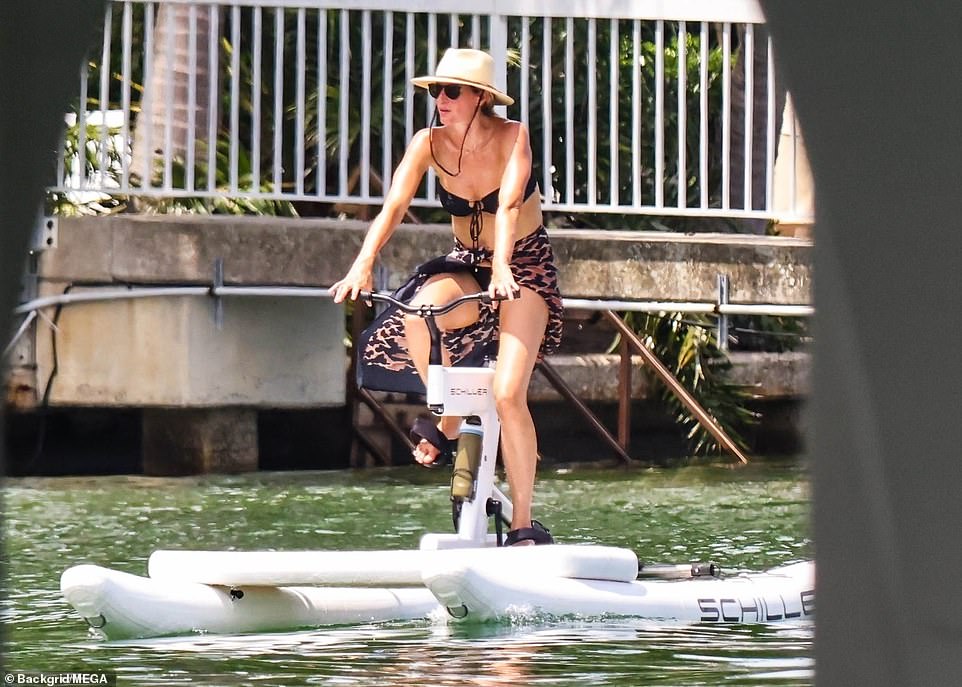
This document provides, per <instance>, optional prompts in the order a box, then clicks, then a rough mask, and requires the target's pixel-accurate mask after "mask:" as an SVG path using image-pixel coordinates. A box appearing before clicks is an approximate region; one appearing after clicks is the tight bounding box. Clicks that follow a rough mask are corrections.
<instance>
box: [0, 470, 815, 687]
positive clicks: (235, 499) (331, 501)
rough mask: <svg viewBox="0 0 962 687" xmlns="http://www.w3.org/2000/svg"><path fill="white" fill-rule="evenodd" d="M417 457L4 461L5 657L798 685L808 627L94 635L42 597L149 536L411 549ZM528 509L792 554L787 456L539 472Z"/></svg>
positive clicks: (782, 557)
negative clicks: (325, 467)
mask: <svg viewBox="0 0 962 687" xmlns="http://www.w3.org/2000/svg"><path fill="white" fill-rule="evenodd" d="M443 480H444V477H443V476H441V475H439V474H437V473H433V472H428V471H424V470H408V469H398V470H385V471H374V472H364V473H352V472H336V473H320V472H318V473H270V474H264V473H261V474H255V475H244V476H233V477H203V478H188V479H151V478H143V477H134V478H131V477H107V478H83V479H65V478H54V479H21V480H10V481H8V482H7V483H6V485H5V506H4V508H5V516H6V517H5V521H4V535H5V543H6V554H7V557H8V560H9V568H8V574H7V579H6V587H7V589H6V591H7V600H6V603H5V607H4V624H5V626H6V628H7V645H6V647H5V649H6V650H5V652H4V653H5V656H6V659H5V660H6V667H7V668H8V669H14V670H43V669H47V670H50V669H54V668H57V669H60V668H63V667H65V666H69V667H70V668H74V669H89V670H93V669H97V670H110V671H116V672H117V673H118V675H119V676H120V680H121V681H120V684H121V685H126V684H130V685H175V684H185V685H186V684H192V685H197V684H204V685H225V686H226V685H292V686H293V685H372V684H378V685H380V684H388V685H452V686H453V685H492V686H493V685H515V686H520V685H588V684H590V685H602V686H612V687H614V686H618V687H628V686H631V687H635V686H637V685H641V684H645V685H718V684H722V683H725V684H736V685H738V684H741V685H779V686H787V685H810V684H812V682H813V677H812V674H813V673H812V662H811V648H812V626H811V624H810V623H799V624H797V625H777V626H776V625H772V626H751V627H748V626H745V627H739V626H734V627H733V626H724V627H718V626H684V625H666V624H657V623H651V622H647V623H646V622H640V621H638V622H631V621H626V620H623V619H620V620H617V621H608V622H600V621H592V622H587V621H584V622H579V621H575V620H568V621H565V622H552V623H543V622H542V623H539V622H537V621H536V620H532V619H527V620H518V621H517V622H515V623H507V624H492V625H466V626H465V625H448V624H447V619H446V618H444V617H440V616H439V617H437V618H433V619H426V620H422V621H416V622H397V623H388V624H383V625H369V626H355V627H350V628H346V627H337V628H324V629H319V630H313V631H305V632H292V633H284V634H270V635H243V636H210V635H193V636H187V637H175V638H163V639H154V640H140V641H129V642H103V641H99V640H95V639H92V638H90V637H89V635H88V634H87V630H86V628H85V626H84V625H83V623H82V621H80V619H79V618H78V617H77V616H76V615H75V614H74V612H73V611H72V609H70V608H69V607H68V606H67V604H66V603H65V602H64V601H63V600H62V599H61V598H60V594H59V576H60V573H61V572H62V571H63V570H64V569H65V568H66V567H68V566H69V565H73V564H76V563H80V562H91V563H97V564H100V565H106V566H109V567H113V568H118V569H121V570H126V571H128V572H133V573H135V574H144V573H145V570H146V560H147V557H148V556H149V555H150V553H151V551H153V550H154V549H157V548H206V549H305V548H310V549H320V548H324V549H379V548H408V547H415V546H416V545H417V541H418V539H419V537H420V535H421V534H422V533H423V532H424V531H447V530H448V529H449V528H450V522H449V508H448V504H447V500H446V499H447V492H446V487H445V485H444V484H443V483H442V482H443ZM537 496H538V502H537V504H536V509H537V513H538V515H539V516H540V517H542V518H543V519H544V520H545V521H546V524H548V526H549V527H550V528H551V529H552V531H553V532H554V533H555V534H556V535H557V538H558V539H559V540H561V541H565V542H584V541H594V542H599V543H605V544H611V545H616V546H626V547H629V548H632V549H634V550H635V551H636V552H638V554H639V556H640V557H641V558H642V559H643V560H647V561H658V562H667V561H671V562H678V561H687V560H696V559H697V560H707V559H712V560H715V561H717V562H719V563H720V564H722V566H723V568H725V569H727V570H744V569H752V570H758V569H761V568H766V567H771V566H773V565H778V564H781V563H787V562H790V561H795V560H801V559H803V558H808V557H811V555H812V554H813V551H812V545H811V542H810V540H809V539H808V513H809V508H808V483H807V480H806V476H805V474H804V473H803V472H802V471H801V470H800V469H798V468H792V467H787V468H782V467H773V466H751V467H750V468H749V469H747V470H729V469H723V468H706V467H699V468H686V469H680V470H645V471H620V470H618V471H599V470H586V471H579V472H568V473H564V474H555V475H545V476H544V478H543V479H542V481H541V484H540V488H539V492H538V495H537Z"/></svg>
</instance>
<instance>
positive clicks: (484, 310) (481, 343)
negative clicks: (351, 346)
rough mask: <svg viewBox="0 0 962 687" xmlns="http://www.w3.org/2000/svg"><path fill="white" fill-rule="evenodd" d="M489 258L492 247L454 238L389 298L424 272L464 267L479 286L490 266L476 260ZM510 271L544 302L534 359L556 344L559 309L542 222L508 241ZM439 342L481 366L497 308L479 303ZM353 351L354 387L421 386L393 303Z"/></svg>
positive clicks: (493, 345) (493, 344) (492, 341)
mask: <svg viewBox="0 0 962 687" xmlns="http://www.w3.org/2000/svg"><path fill="white" fill-rule="evenodd" d="M491 257H492V251H490V250H488V249H486V248H481V249H479V250H476V251H472V250H470V249H468V248H466V247H465V246H464V245H463V244H462V243H461V242H460V241H457V240H456V241H455V246H454V250H453V251H451V252H450V253H448V254H447V255H443V256H441V257H439V258H435V259H433V260H429V261H428V262H426V263H424V264H422V265H419V266H418V267H417V270H416V271H415V273H414V274H413V275H412V276H411V277H410V278H409V279H408V281H406V282H405V283H404V284H403V285H402V286H401V287H400V288H399V289H398V290H397V291H395V292H394V297H395V298H397V299H398V300H401V301H404V302H406V303H407V302H410V301H411V299H412V298H413V297H414V295H415V294H416V293H417V292H418V291H419V290H420V288H421V287H422V286H423V285H424V283H425V282H426V281H427V280H428V278H429V277H431V276H432V275H435V274H443V273H450V272H470V273H472V275H473V276H474V277H475V279H477V281H478V284H479V286H480V287H481V289H487V287H488V284H489V283H490V280H491V270H490V268H488V267H481V266H480V263H483V262H488V261H490V260H491ZM511 273H512V274H513V275H514V279H515V281H516V282H517V283H518V284H519V285H520V286H525V287H527V288H529V289H531V290H532V291H534V292H535V293H537V294H538V295H539V296H541V297H542V298H543V299H544V301H545V303H546V304H547V305H548V324H547V326H546V328H545V335H544V338H543V339H542V342H541V349H540V351H539V358H541V357H543V356H544V355H547V354H549V353H553V352H554V351H556V350H557V349H558V346H559V345H560V344H561V330H562V324H563V315H564V311H563V308H562V304H561V292H560V291H559V290H558V270H557V268H556V267H555V264H554V253H553V252H552V250H551V244H550V243H549V241H548V232H547V231H546V230H545V228H544V227H541V228H539V229H538V230H536V231H534V232H532V233H531V234H529V235H528V236H525V237H524V238H522V239H519V240H518V241H517V242H516V243H515V244H514V254H513V256H512V258H511ZM441 341H442V344H443V346H444V347H445V349H446V350H447V351H448V353H449V354H450V356H451V363H452V364H453V365H463V366H477V365H483V364H484V361H485V359H486V358H488V359H493V358H494V357H496V354H497V342H498V310H497V309H496V308H493V307H491V306H490V305H484V304H480V315H479V317H478V320H477V321H476V322H474V323H473V324H470V325H468V326H467V327H463V328H461V329H453V330H450V331H446V332H443V333H442V336H441ZM357 351H358V365H357V382H358V386H359V387H362V388H366V389H378V390H381V391H396V392H413V393H424V385H423V384H422V382H421V378H420V377H419V376H418V374H417V370H416V369H415V367H414V363H413V362H412V361H411V359H410V357H409V356H408V353H407V349H406V347H405V336H404V315H403V314H402V313H400V312H398V310H397V308H394V307H389V308H388V309H386V310H385V311H383V312H382V313H381V314H380V315H379V316H378V317H377V318H376V319H375V320H374V322H373V323H372V324H371V326H369V327H368V328H367V329H366V330H364V332H363V334H362V335H361V338H360V340H359V341H358V345H357Z"/></svg>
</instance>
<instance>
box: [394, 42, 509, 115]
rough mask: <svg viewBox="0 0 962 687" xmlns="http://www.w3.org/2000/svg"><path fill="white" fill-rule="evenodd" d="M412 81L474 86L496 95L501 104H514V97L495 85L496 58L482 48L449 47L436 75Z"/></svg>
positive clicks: (425, 85)
mask: <svg viewBox="0 0 962 687" xmlns="http://www.w3.org/2000/svg"><path fill="white" fill-rule="evenodd" d="M411 83H413V84H414V85H415V86H420V87H421V88H427V87H428V86H430V85H431V84H433V83H453V84H461V85H463V86H473V87H474V88H480V89H481V90H482V91H487V92H488V93H491V94H493V95H494V101H495V102H496V103H498V104H499V105H513V104H514V98H512V97H511V96H510V95H508V94H507V93H504V92H503V91H501V90H499V89H498V87H497V86H495V85H494V59H493V58H492V57H491V55H489V54H488V53H486V52H482V51H481V50H471V49H469V48H449V49H448V50H446V51H445V53H444V56H443V57H442V58H441V61H440V62H438V66H437V68H436V69H435V70H434V76H419V77H417V78H416V79H411Z"/></svg>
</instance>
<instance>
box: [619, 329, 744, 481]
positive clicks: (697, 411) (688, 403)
mask: <svg viewBox="0 0 962 687" xmlns="http://www.w3.org/2000/svg"><path fill="white" fill-rule="evenodd" d="M602 314H603V315H604V316H605V317H606V318H607V319H608V321H610V322H611V323H612V324H613V325H614V326H615V328H616V329H617V330H618V332H619V333H620V334H621V336H622V338H624V339H627V340H628V343H630V344H631V346H632V347H633V348H634V349H635V350H636V351H638V353H639V354H640V355H641V356H642V357H643V358H644V359H645V362H646V363H648V364H649V365H650V366H651V369H652V370H654V372H655V374H656V375H657V376H658V378H659V379H660V380H661V381H662V383H664V384H665V386H667V387H668V388H669V389H670V390H671V392H672V393H674V394H675V396H677V397H678V399H679V400H680V401H681V402H682V403H683V404H684V405H685V407H686V408H688V410H690V411H691V413H692V415H694V416H695V419H696V420H698V424H700V425H701V426H702V427H704V428H705V429H707V430H708V432H709V433H710V434H711V435H712V436H713V437H715V439H716V440H717V441H718V443H719V444H721V445H722V447H723V448H725V450H727V451H728V452H729V453H731V454H732V455H734V456H735V457H736V458H738V460H739V461H741V462H742V463H748V458H747V457H746V456H745V454H744V453H742V451H741V449H740V448H738V446H737V445H736V444H735V442H734V441H732V439H731V437H729V436H728V434H727V433H726V432H725V430H724V429H722V427H721V425H719V424H718V421H717V420H715V418H714V417H713V416H712V415H711V414H710V413H709V412H708V411H707V410H705V409H704V408H702V407H701V404H700V403H698V401H697V400H696V399H695V397H694V396H692V395H691V394H690V393H689V392H688V389H686V388H685V387H684V386H683V385H682V384H681V382H679V381H678V380H677V379H676V378H675V376H674V375H673V374H672V373H671V371H670V370H669V369H668V368H667V367H665V365H664V364H663V363H662V362H661V360H659V359H658V356H656V355H655V354H654V353H653V352H652V351H651V349H649V348H648V346H646V345H645V343H644V342H643V341H642V340H641V339H639V338H638V335H637V334H635V332H633V331H632V330H631V328H630V327H629V326H628V325H627V324H625V323H624V320H622V319H621V318H620V317H618V315H616V314H615V313H613V312H612V311H610V310H605V311H603V313H602Z"/></svg>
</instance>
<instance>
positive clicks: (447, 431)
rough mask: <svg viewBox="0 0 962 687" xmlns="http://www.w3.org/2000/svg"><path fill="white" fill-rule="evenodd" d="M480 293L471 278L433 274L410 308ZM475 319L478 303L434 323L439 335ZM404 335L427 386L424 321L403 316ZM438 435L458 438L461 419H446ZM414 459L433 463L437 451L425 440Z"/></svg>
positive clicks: (427, 337) (428, 340)
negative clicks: (440, 433)
mask: <svg viewBox="0 0 962 687" xmlns="http://www.w3.org/2000/svg"><path fill="white" fill-rule="evenodd" d="M478 291H480V287H479V286H478V282H477V281H475V279H474V277H472V276H471V275H469V274H464V273H460V272H459V273H452V274H436V275H434V276H432V277H430V278H429V279H428V280H427V281H426V282H425V283H424V286H422V287H421V290H420V291H418V293H417V295H416V296H415V297H414V298H413V299H411V303H412V304H423V303H428V304H435V305H443V304H445V303H448V302H450V301H452V300H454V299H455V298H459V297H461V296H463V295H465V294H468V293H477V292H478ZM477 319H478V305H477V303H465V304H463V305H460V306H458V307H457V308H455V309H454V310H452V311H451V312H449V313H446V314H444V315H441V316H440V317H437V318H436V319H435V322H436V323H437V325H438V328H439V329H440V330H441V331H448V330H450V329H460V328H461V327H467V326H468V325H469V324H472V323H474V322H475V321H477ZM404 335H405V337H406V338H407V350H408V355H410V356H411V361H412V362H413V363H414V366H415V367H416V368H417V370H418V374H419V375H421V380H422V381H423V382H424V383H425V384H427V381H428V355H429V353H430V351H431V337H430V335H429V334H428V327H427V324H425V322H424V318H421V317H418V316H416V315H406V316H405V318H404ZM442 353H443V354H444V356H445V360H444V362H445V364H449V363H450V360H449V359H448V357H447V351H442ZM439 426H440V428H441V432H442V433H443V434H444V435H445V436H446V437H448V438H449V439H453V438H455V437H457V435H458V429H459V428H460V426H461V418H460V417H457V416H456V415H450V416H445V417H442V418H441V422H440V423H439ZM414 450H415V454H414V459H415V460H416V461H417V462H419V463H432V462H434V459H435V458H437V455H438V449H437V448H436V447H434V446H432V445H431V444H430V443H428V442H427V441H425V440H423V439H422V440H421V441H420V442H419V443H418V445H417V446H416V447H415V449H414Z"/></svg>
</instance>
